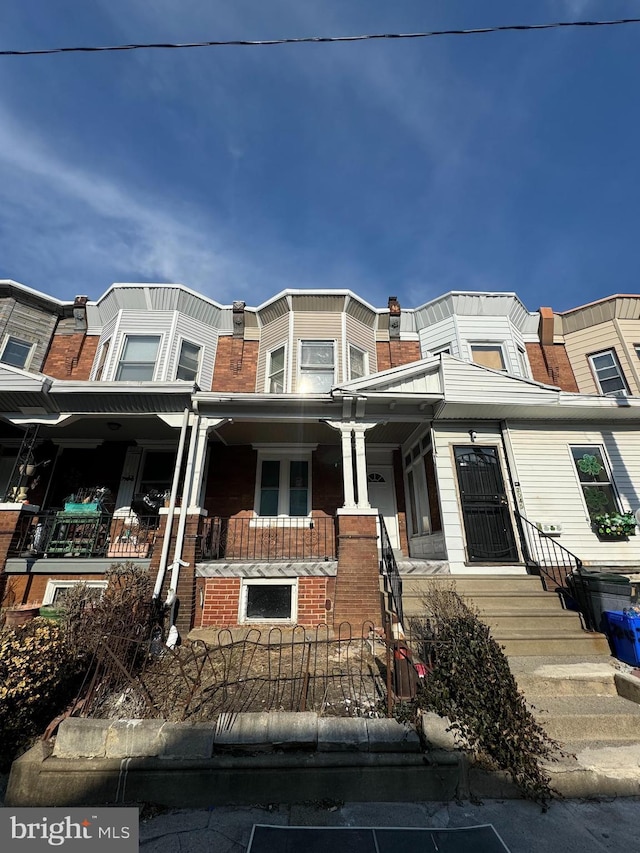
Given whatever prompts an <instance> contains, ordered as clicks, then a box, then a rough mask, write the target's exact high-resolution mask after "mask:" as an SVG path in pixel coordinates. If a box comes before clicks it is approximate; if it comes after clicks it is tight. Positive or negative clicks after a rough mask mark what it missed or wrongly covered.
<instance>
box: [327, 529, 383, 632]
mask: <svg viewBox="0 0 640 853" xmlns="http://www.w3.org/2000/svg"><path fill="white" fill-rule="evenodd" d="M381 621H382V607H381V598H380V570H379V563H378V533H377V529H376V517H375V515H339V516H338V575H337V577H336V591H335V601H334V610H333V625H334V627H335V628H337V627H338V626H339V624H340V623H341V622H350V623H351V624H352V625H353V626H354V627H355V626H359V625H362V624H363V623H364V622H371V623H373V625H374V626H380V624H381Z"/></svg>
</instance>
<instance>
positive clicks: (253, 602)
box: [238, 578, 298, 622]
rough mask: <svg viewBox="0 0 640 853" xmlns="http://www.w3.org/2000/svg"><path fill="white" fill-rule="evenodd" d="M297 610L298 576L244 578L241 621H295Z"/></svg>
mask: <svg viewBox="0 0 640 853" xmlns="http://www.w3.org/2000/svg"><path fill="white" fill-rule="evenodd" d="M297 610H298V581H297V578H291V579H290V580H285V579H283V578H260V579H259V580H258V579H255V580H254V579H248V578H244V579H243V580H242V589H241V591H240V612H239V614H238V621H239V622H295V620H296V618H297Z"/></svg>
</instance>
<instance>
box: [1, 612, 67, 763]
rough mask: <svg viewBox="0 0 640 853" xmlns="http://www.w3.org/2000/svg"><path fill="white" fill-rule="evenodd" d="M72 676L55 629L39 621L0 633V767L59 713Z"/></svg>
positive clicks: (61, 632)
mask: <svg viewBox="0 0 640 853" xmlns="http://www.w3.org/2000/svg"><path fill="white" fill-rule="evenodd" d="M75 674H76V668H75V665H74V662H73V658H72V656H71V654H70V652H69V649H68V647H67V646H66V644H65V640H64V630H63V629H62V628H61V627H60V626H59V625H57V624H56V623H54V622H51V621H49V620H47V619H40V618H38V619H33V620H31V621H30V622H27V623H25V624H24V625H19V626H17V627H16V628H13V629H3V630H2V631H0V765H5V764H6V763H10V761H11V760H12V758H13V757H14V756H15V754H16V753H17V752H18V750H19V748H20V746H22V745H23V744H25V743H27V742H28V741H29V740H30V739H31V738H32V737H33V736H34V734H36V733H37V732H38V731H41V730H42V729H43V728H44V726H45V725H46V724H47V723H48V722H49V721H50V720H51V718H52V717H53V716H54V715H55V714H56V713H57V712H58V711H59V709H60V706H61V703H63V702H64V701H65V700H66V699H67V698H68V697H69V693H70V691H71V690H72V689H73V684H74V676H75Z"/></svg>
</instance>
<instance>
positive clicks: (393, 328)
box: [389, 296, 402, 338]
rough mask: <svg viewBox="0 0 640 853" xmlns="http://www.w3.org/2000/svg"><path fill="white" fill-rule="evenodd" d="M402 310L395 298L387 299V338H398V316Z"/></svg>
mask: <svg viewBox="0 0 640 853" xmlns="http://www.w3.org/2000/svg"><path fill="white" fill-rule="evenodd" d="M401 313H402V309H401V308H400V303H399V302H398V297H397V296H390V297H389V337H390V338H399V337H400V315H401Z"/></svg>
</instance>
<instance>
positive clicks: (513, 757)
mask: <svg viewBox="0 0 640 853" xmlns="http://www.w3.org/2000/svg"><path fill="white" fill-rule="evenodd" d="M427 606H428V608H429V610H430V616H431V617H432V620H433V621H431V622H428V623H423V628H422V633H423V638H424V639H425V641H427V642H428V641H429V639H433V636H434V634H435V635H436V636H437V640H438V644H437V656H436V661H435V666H434V668H433V671H432V672H431V673H430V675H429V676H428V677H427V678H425V679H421V682H423V683H422V684H421V685H420V687H419V691H418V695H417V698H416V705H417V707H420V708H424V709H427V710H431V711H435V712H436V713H438V714H440V715H442V716H447V717H449V719H450V720H451V729H452V730H453V731H455V732H456V733H457V734H458V735H459V736H460V737H461V738H462V739H463V740H464V741H465V742H466V744H467V745H468V747H469V749H470V750H471V751H472V752H473V753H474V754H475V755H476V756H477V757H478V758H479V759H480V760H483V761H484V763H485V764H486V765H487V766H488V767H489V768H490V769H502V770H506V771H508V772H509V774H510V775H511V777H512V779H513V780H514V782H515V783H516V784H517V785H518V787H519V788H520V790H521V791H522V793H523V794H524V796H526V797H527V798H529V799H532V800H534V801H536V802H539V803H541V804H542V805H544V804H546V803H547V802H548V801H549V800H550V799H551V797H552V791H551V788H550V785H549V777H548V775H547V774H546V773H545V772H544V770H543V769H542V767H541V766H540V759H555V758H556V757H557V755H558V753H559V750H560V747H559V744H557V743H556V742H555V741H554V740H552V739H551V738H550V737H549V736H548V735H547V734H546V732H545V731H544V729H543V728H542V726H540V725H539V723H537V722H536V720H535V718H534V717H533V715H532V713H531V711H530V710H529V709H528V707H527V705H526V702H525V698H524V696H523V695H522V693H520V691H519V690H518V686H517V684H516V681H515V678H514V677H513V674H512V672H511V670H510V668H509V663H508V661H507V659H506V657H505V655H504V653H503V651H502V649H501V648H500V646H499V645H498V644H497V643H496V641H495V640H494V639H493V638H492V637H491V635H490V631H489V628H488V626H487V625H485V624H484V623H482V622H481V621H480V620H479V619H478V617H477V615H476V614H475V613H474V612H473V610H472V609H470V608H469V607H467V605H466V604H465V603H464V602H463V601H462V599H461V598H460V597H459V596H458V595H457V594H456V593H455V591H452V590H448V591H441V590H437V591H432V594H431V595H430V596H429V597H428V599H427ZM425 626H426V627H425ZM418 631H420V628H419V627H418Z"/></svg>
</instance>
